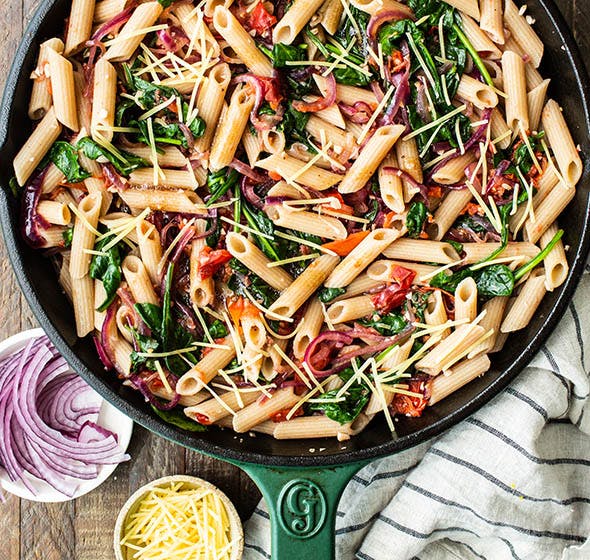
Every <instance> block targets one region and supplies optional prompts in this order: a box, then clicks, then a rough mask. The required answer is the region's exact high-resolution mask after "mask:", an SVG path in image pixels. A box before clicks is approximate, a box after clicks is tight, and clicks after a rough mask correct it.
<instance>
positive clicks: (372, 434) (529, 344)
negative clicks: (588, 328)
mask: <svg viewBox="0 0 590 560" xmlns="http://www.w3.org/2000/svg"><path fill="white" fill-rule="evenodd" d="M68 8H69V3H68V2H65V0H57V1H47V2H45V3H44V4H42V5H41V7H40V9H39V12H38V13H37V14H36V15H35V16H34V18H33V20H32V22H31V25H30V26H29V28H28V30H27V32H26V33H25V37H24V39H23V43H22V44H21V46H20V48H19V51H18V52H17V56H16V60H15V65H14V66H13V69H12V71H11V74H10V76H9V78H8V82H7V88H6V92H5V97H4V102H3V105H2V110H1V114H0V146H2V145H3V147H2V148H1V149H0V184H1V185H2V187H3V190H4V195H3V196H0V219H1V223H2V228H3V232H4V239H5V242H6V244H7V247H8V250H9V254H10V258H11V261H12V265H13V267H14V269H15V272H16V276H17V278H18V281H19V283H20V285H21V288H22V290H23V292H24V294H25V296H26V298H27V300H28V302H29V304H30V305H31V308H32V310H33V312H34V313H35V315H36V317H37V319H38V320H39V322H40V323H41V325H42V326H43V328H44V329H45V331H46V332H47V334H48V335H49V336H50V338H51V339H52V340H53V342H54V343H55V344H56V346H57V347H58V348H59V349H60V351H61V352H62V353H63V355H64V356H65V358H66V359H67V360H68V362H70V364H71V365H72V367H73V368H74V369H75V370H76V371H77V372H78V373H80V375H82V377H84V378H85V379H86V380H87V381H88V382H89V383H90V384H91V385H92V386H93V387H94V388H95V389H96V390H97V391H98V392H99V393H101V394H102V395H103V396H104V397H105V398H106V399H107V400H109V401H110V402H111V403H113V404H114V405H115V406H117V407H118V408H120V409H121V410H123V411H124V412H125V413H126V414H128V415H129V416H131V417H132V418H133V419H134V420H135V421H137V422H138V423H140V424H142V425H143V426H145V427H146V428H148V429H150V430H152V431H154V432H156V433H158V434H159V435H161V436H163V437H166V438H168V439H170V440H173V441H175V442H177V443H180V444H182V445H184V446H187V447H190V448H193V449H196V450H198V451H202V452H205V453H210V454H214V455H217V456H221V457H224V458H226V459H233V460H241V461H246V462H252V463H263V464H269V465H283V466H287V465H293V466H296V465H297V466H304V465H310V466H311V465H331V464H339V463H347V462H352V461H358V460H363V459H369V458H372V457H378V456H383V455H387V454H391V453H394V452H396V451H399V450H402V449H406V448H408V447H411V446H413V445H416V444H418V443H420V442H422V441H424V440H426V439H428V438H429V437H432V436H434V435H436V434H439V433H440V432H442V431H443V430H445V429H447V428H449V427H450V426H452V425H454V424H456V423H457V422H458V421H460V420H461V419H463V418H465V417H466V416H468V415H469V414H471V413H473V412H474V411H475V410H477V409H478V408H479V407H481V406H482V405H483V404H485V403H486V402H488V401H489V400H490V399H491V398H492V397H493V396H495V395H496V394H498V393H499V392H500V391H501V390H502V389H503V388H504V387H505V386H506V385H507V384H508V383H509V382H510V381H511V380H512V379H513V378H514V377H515V376H516V375H517V374H518V373H519V372H520V371H521V370H522V368H523V367H524V366H525V365H526V364H527V363H528V361H529V360H530V359H531V358H532V356H533V355H534V354H535V353H536V352H537V351H538V350H539V349H540V347H541V345H542V344H543V342H544V341H545V340H546V338H547V337H548V336H549V334H550V333H551V331H552V330H553V329H554V328H555V326H556V324H557V322H558V320H559V319H560V318H561V317H562V315H563V314H564V312H565V310H566V309H567V305H568V303H569V301H570V300H571V297H572V295H573V292H574V290H575V287H576V285H577V283H578V280H579V278H580V276H581V274H582V271H583V268H584V264H585V259H586V255H587V253H588V248H589V245H590V232H589V231H588V226H589V222H588V220H589V218H588V216H589V209H590V208H589V196H588V195H589V191H590V166H589V165H588V163H589V162H588V154H590V145H589V136H590V122H589V118H588V99H589V95H588V94H589V88H588V80H587V76H586V73H585V70H584V67H583V65H582V62H581V58H580V56H579V53H578V51H577V48H576V46H575V44H574V43H573V39H572V38H571V36H570V34H569V31H568V30H567V27H566V25H565V23H564V22H563V20H562V18H561V16H560V14H559V12H558V10H557V8H556V7H555V5H554V4H553V3H552V1H551V0H541V1H538V2H535V3H532V2H529V10H530V13H531V14H532V15H533V16H534V17H535V19H536V22H537V23H536V29H537V30H538V32H539V33H540V35H541V37H542V38H543V40H544V42H545V45H546V55H545V59H544V63H543V67H542V69H541V70H542V73H543V75H546V76H549V77H552V78H553V84H552V86H551V89H550V95H551V96H552V97H554V98H556V99H557V100H558V101H559V102H560V103H561V105H562V106H563V108H564V113H565V115H566V119H567V121H568V122H569V123H570V125H571V127H572V131H573V135H574V138H575V140H576V142H579V144H580V146H581V147H582V151H583V159H584V163H585V172H584V176H583V178H582V181H581V183H580V185H579V186H578V190H577V194H576V198H575V199H574V201H573V202H572V204H570V206H569V208H568V209H567V211H566V213H565V215H564V216H563V217H562V218H561V223H562V224H563V225H564V226H566V233H565V237H564V241H565V243H566V244H567V245H569V247H570V249H569V261H570V265H571V273H570V277H569V278H568V281H567V283H566V284H565V285H564V286H562V287H561V288H560V289H559V290H558V291H556V292H555V293H553V294H549V295H548V296H547V297H546V299H545V300H544V301H543V303H542V305H541V307H540V308H539V311H538V313H537V314H536V316H535V318H534V319H533V321H532V322H531V324H530V325H529V327H528V328H527V329H526V330H523V331H521V332H520V333H518V334H517V335H516V336H514V337H512V338H511V339H510V340H509V342H508V344H507V347H506V349H505V350H504V352H503V353H502V354H501V355H499V356H498V355H497V356H496V358H495V359H494V361H493V368H492V370H491V371H490V372H488V373H487V374H486V375H485V376H484V377H483V378H480V379H478V380H476V381H475V382H473V383H471V384H470V385H469V386H467V387H465V388H464V389H463V390H461V391H459V392H458V393H456V394H455V395H452V396H451V397H449V398H447V399H446V400H445V401H443V402H441V403H439V404H438V405H436V406H435V407H433V408H429V409H427V410H426V411H425V414H424V415H423V417H422V418H419V419H408V418H400V420H399V422H397V424H396V426H397V435H396V436H395V437H394V438H393V439H392V437H391V435H390V433H389V430H388V429H387V426H386V424H385V422H384V421H381V420H377V421H375V422H373V423H372V424H371V425H370V426H369V428H367V429H366V430H365V431H364V432H363V433H362V434H361V435H360V436H358V437H356V438H353V439H352V440H351V441H348V442H345V443H344V444H340V443H338V442H335V441H332V440H307V441H304V442H297V441H275V440H274V439H272V438H270V437H268V436H260V435H258V436H257V437H255V438H252V437H249V436H248V435H237V434H234V433H233V432H231V431H229V430H218V429H211V430H209V431H208V432H206V433H204V434H188V433H185V432H183V431H181V430H178V429H176V428H174V427H172V426H169V425H168V424H166V423H164V422H163V421H161V420H160V419H159V418H157V417H155V416H154V415H153V414H151V412H150V408H149V406H148V405H146V403H145V402H143V399H142V398H141V396H140V395H139V393H137V392H135V391H131V390H129V389H125V388H121V387H120V383H119V382H118V381H117V380H116V378H115V376H114V375H112V374H108V373H105V372H104V369H103V368H102V366H101V364H100V362H99V360H98V358H97V357H96V353H95V350H94V345H93V343H92V341H91V339H89V338H87V339H85V340H77V339H76V336H75V328H74V320H73V312H72V310H71V307H70V305H69V303H68V301H67V299H66V298H65V296H64V295H63V294H62V293H61V291H60V289H59V287H58V284H57V282H56V279H55V274H54V271H53V269H52V266H51V265H50V263H49V262H48V261H47V260H46V259H44V258H42V257H41V255H40V253H38V252H36V251H33V250H32V249H30V248H29V247H28V246H27V245H25V244H24V242H23V241H22V240H21V238H20V235H19V232H18V204H17V201H16V199H14V197H12V195H10V194H9V189H8V181H9V179H10V177H11V176H12V175H13V172H12V159H13V157H14V155H15V154H16V152H17V151H18V149H19V147H20V146H21V145H22V144H23V142H24V141H25V140H26V138H27V135H28V133H29V131H30V128H31V127H30V122H29V119H28V117H27V105H28V99H29V95H30V83H29V79H28V76H29V75H30V72H31V71H32V69H33V68H34V66H35V61H36V56H37V52H38V46H39V44H40V43H41V42H42V41H43V40H45V39H46V38H48V37H51V36H53V35H55V34H56V33H55V31H56V30H59V31H61V29H62V27H63V21H64V18H65V17H66V13H67V10H68ZM5 312H6V313H9V312H10V310H5ZM311 448H314V453H313V454H312V453H310V452H309V449H311ZM320 448H322V451H319V449H320Z"/></svg>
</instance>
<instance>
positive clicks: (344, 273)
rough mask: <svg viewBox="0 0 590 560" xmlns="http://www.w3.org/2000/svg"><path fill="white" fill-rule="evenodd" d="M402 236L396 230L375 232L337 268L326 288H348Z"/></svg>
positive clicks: (328, 280)
mask: <svg viewBox="0 0 590 560" xmlns="http://www.w3.org/2000/svg"><path fill="white" fill-rule="evenodd" d="M401 235H402V232H400V231H397V230H394V229H375V230H373V231H372V232H371V233H369V235H368V236H367V237H365V238H364V239H363V240H362V241H361V242H360V243H359V244H358V245H357V246H356V247H355V248H354V249H353V250H352V251H351V252H350V253H349V254H348V255H347V256H346V257H345V258H344V259H343V260H342V261H341V262H340V264H338V266H336V268H335V269H334V270H333V271H332V273H331V274H330V276H328V278H327V279H326V281H325V282H324V285H325V286H326V288H343V287H345V286H348V285H349V284H350V283H351V282H352V281H353V280H354V279H355V278H356V277H357V276H358V275H359V274H360V273H361V272H363V270H365V268H367V267H368V266H369V265H370V264H371V263H372V262H373V261H374V260H375V259H376V258H377V257H378V256H379V255H380V254H381V253H382V252H383V251H384V250H385V249H386V248H387V247H388V246H389V245H391V244H392V243H393V242H394V241H395V240H396V239H398V238H399V237H400V236H401Z"/></svg>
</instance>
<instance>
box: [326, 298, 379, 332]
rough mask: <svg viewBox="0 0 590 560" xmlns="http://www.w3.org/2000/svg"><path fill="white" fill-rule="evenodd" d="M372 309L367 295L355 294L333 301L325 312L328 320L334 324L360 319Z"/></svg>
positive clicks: (371, 303)
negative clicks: (351, 296)
mask: <svg viewBox="0 0 590 560" xmlns="http://www.w3.org/2000/svg"><path fill="white" fill-rule="evenodd" d="M374 311H375V306H374V305H373V302H372V300H371V298H370V297H369V296H356V297H353V298H350V299H343V300H341V301H337V302H335V303H333V304H332V305H330V307H328V309H327V314H328V317H329V318H330V321H332V323H334V324H335V325H336V324H339V323H347V322H349V321H355V320H356V319H361V318H362V317H366V316H367V315H370V314H371V313H374Z"/></svg>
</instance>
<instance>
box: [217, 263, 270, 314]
mask: <svg viewBox="0 0 590 560" xmlns="http://www.w3.org/2000/svg"><path fill="white" fill-rule="evenodd" d="M228 264H229V267H230V268H231V269H232V270H233V271H234V274H232V275H231V276H230V278H229V280H228V282H227V286H228V288H229V289H230V290H231V291H232V292H234V293H236V294H238V295H241V296H244V297H247V296H246V289H247V290H248V292H250V294H252V295H253V296H254V298H255V299H256V300H257V301H258V302H260V303H261V304H262V305H264V307H269V306H270V305H272V304H273V303H274V301H275V300H277V299H278V297H279V292H278V291H277V290H275V289H273V288H272V287H271V286H269V285H268V284H267V283H266V282H265V281H264V280H263V279H262V278H260V277H259V276H257V275H256V274H254V273H252V272H251V271H250V270H249V269H247V268H246V267H245V266H244V265H243V264H242V263H241V262H240V261H238V260H237V259H232V260H230V261H229V263H228Z"/></svg>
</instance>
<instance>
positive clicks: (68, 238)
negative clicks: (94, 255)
mask: <svg viewBox="0 0 590 560" xmlns="http://www.w3.org/2000/svg"><path fill="white" fill-rule="evenodd" d="M61 235H62V237H63V238H64V247H65V248H66V249H69V248H70V247H71V246H72V238H73V237H74V228H73V227H70V228H67V229H65V230H64V231H63V233H62V234H61Z"/></svg>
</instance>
